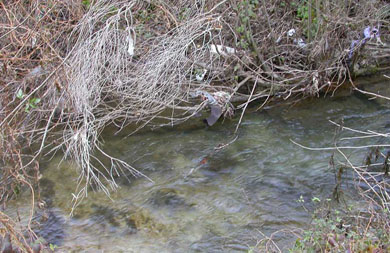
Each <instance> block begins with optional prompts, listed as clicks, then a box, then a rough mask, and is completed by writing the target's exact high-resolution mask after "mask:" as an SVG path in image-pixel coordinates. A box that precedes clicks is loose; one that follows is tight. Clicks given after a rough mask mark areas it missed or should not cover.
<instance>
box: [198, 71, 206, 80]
mask: <svg viewBox="0 0 390 253" xmlns="http://www.w3.org/2000/svg"><path fill="white" fill-rule="evenodd" d="M206 74H207V69H203V70H202V72H200V71H197V73H196V75H195V79H196V80H197V81H203V79H204V77H205V76H206Z"/></svg>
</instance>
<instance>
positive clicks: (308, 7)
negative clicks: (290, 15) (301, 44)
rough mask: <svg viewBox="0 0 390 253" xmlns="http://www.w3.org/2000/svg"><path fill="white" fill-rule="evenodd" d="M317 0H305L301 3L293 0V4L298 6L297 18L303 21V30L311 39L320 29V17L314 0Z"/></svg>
mask: <svg viewBox="0 0 390 253" xmlns="http://www.w3.org/2000/svg"><path fill="white" fill-rule="evenodd" d="M316 1H317V0H304V1H300V2H299V3H296V2H292V3H291V5H292V6H294V7H295V8H296V13H297V18H298V19H299V21H300V22H301V23H302V26H303V31H304V33H305V34H306V36H307V38H308V39H309V41H310V40H311V38H313V37H314V36H315V34H316V33H317V31H318V17H317V13H316V11H315V8H312V6H314V4H315V3H314V2H316Z"/></svg>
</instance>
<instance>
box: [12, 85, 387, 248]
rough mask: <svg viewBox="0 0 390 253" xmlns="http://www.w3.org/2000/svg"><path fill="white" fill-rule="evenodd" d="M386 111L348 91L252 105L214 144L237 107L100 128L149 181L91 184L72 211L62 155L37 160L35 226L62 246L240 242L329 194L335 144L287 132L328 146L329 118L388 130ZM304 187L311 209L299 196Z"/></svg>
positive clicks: (69, 174)
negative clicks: (188, 118) (149, 124)
mask: <svg viewBox="0 0 390 253" xmlns="http://www.w3.org/2000/svg"><path fill="white" fill-rule="evenodd" d="M387 85H388V82H385V81H381V82H379V83H377V84H373V83H372V81H370V82H367V84H366V86H370V87H380V88H381V89H383V87H386V86H387ZM378 89H379V88H378ZM374 90H375V88H374ZM386 90H388V89H387V88H386ZM342 93H344V94H342ZM389 112H390V107H389V105H388V104H387V102H380V101H377V100H368V99H367V97H364V96H362V95H358V94H356V93H350V92H341V93H340V94H338V95H336V96H334V97H327V98H317V99H313V100H310V101H304V102H301V103H298V104H296V105H294V106H284V107H275V108H271V109H267V110H262V111H258V112H256V111H255V110H253V112H251V113H248V114H247V115H246V116H245V117H244V118H243V120H242V124H241V127H240V129H239V131H238V137H237V139H236V140H235V141H234V142H232V143H231V144H230V145H227V146H226V147H224V148H222V149H220V150H216V149H215V147H219V146H220V145H221V144H226V143H229V142H230V141H232V139H233V137H234V130H235V127H236V124H237V122H238V118H239V117H236V118H235V119H233V120H230V121H229V120H226V121H225V122H218V123H217V124H216V125H214V126H213V127H208V128H207V127H205V126H204V125H201V124H199V123H194V124H193V125H192V126H188V125H187V126H182V127H174V128H165V129H159V130H156V131H145V132H142V133H138V134H135V135H132V136H129V137H127V138H125V137H126V133H119V134H118V135H116V136H113V135H112V133H105V134H104V136H103V137H104V149H105V150H107V151H108V152H109V153H110V154H111V155H113V156H116V157H118V158H120V159H123V160H125V161H127V162H129V163H130V164H132V165H133V166H134V167H135V168H137V169H139V170H140V171H142V172H143V173H144V174H146V175H147V176H148V177H149V178H150V179H152V180H153V182H151V181H149V180H147V179H145V178H138V179H134V178H130V179H131V180H130V182H129V181H127V180H125V179H119V183H120V186H121V187H120V189H119V190H118V191H117V192H115V193H113V194H112V196H111V197H112V200H110V199H108V198H107V197H105V196H104V194H103V193H100V192H98V193H93V192H90V194H89V195H88V198H87V199H85V200H84V202H82V204H81V205H80V206H78V207H77V209H76V211H75V215H74V216H73V217H71V218H70V217H68V216H67V215H68V214H69V212H70V208H71V206H72V203H71V202H70V201H71V192H73V191H74V189H75V187H76V181H77V172H76V169H75V168H74V167H73V166H72V165H71V164H70V163H67V162H62V163H59V162H60V157H54V158H52V159H51V160H48V161H44V162H42V166H43V167H44V171H43V178H42V180H41V188H42V198H43V199H44V200H45V201H46V202H47V205H48V206H49V207H50V208H51V211H50V212H49V215H48V216H49V219H47V217H46V218H45V220H44V222H43V227H42V228H41V230H38V233H39V234H40V235H41V236H42V237H45V238H46V240H48V241H50V242H51V243H52V244H55V245H57V246H58V249H59V251H64V252H69V251H73V252H247V251H248V250H249V249H250V248H251V247H253V246H255V245H256V243H257V241H258V240H260V239H262V238H264V235H265V236H270V235H271V234H272V233H274V232H276V231H278V230H281V229H294V228H303V229H304V228H307V227H308V225H309V224H310V221H311V217H312V213H311V211H312V210H313V209H314V208H315V207H314V204H313V203H312V202H311V199H312V198H313V197H318V198H320V199H321V200H323V201H325V199H327V198H330V197H331V196H332V191H333V189H334V187H335V173H334V171H333V168H332V167H331V166H329V159H330V157H331V155H332V151H310V150H305V149H303V148H300V147H298V146H297V145H296V144H294V143H293V142H292V141H291V140H294V141H295V142H298V143H301V144H303V145H305V146H310V147H329V146H333V143H334V138H333V136H334V132H335V126H334V125H332V124H331V123H330V122H329V120H334V121H340V119H343V120H344V125H345V126H348V127H352V128H356V129H360V130H365V129H371V130H377V131H382V132H385V131H386V127H388V123H389V121H390V119H389V118H388V115H389ZM194 121H199V122H201V119H195V120H194ZM344 135H345V136H348V135H350V134H349V133H345V134H344ZM361 142H362V143H364V140H363V141H361ZM345 143H348V142H345ZM355 143H356V142H355ZM364 152H366V151H364ZM356 157H358V158H357V159H358V161H359V162H361V161H360V160H363V156H361V155H360V156H356ZM359 159H360V160H359ZM352 185H353V180H352V175H347V176H346V181H345V182H344V184H343V189H344V192H345V198H346V199H347V201H350V202H351V201H352V202H353V201H355V200H354V199H355V196H356V195H357V194H356V192H355V191H354V189H353V187H352ZM301 196H302V197H303V199H304V200H305V203H304V205H305V208H306V209H308V211H306V210H305V208H303V207H302V203H300V202H299V201H297V200H298V199H299V198H300V197H301ZM24 198H25V199H23V197H22V201H21V200H18V201H16V202H15V203H13V204H12V205H13V210H14V211H15V212H16V210H18V211H19V212H20V213H23V211H26V210H28V207H29V197H28V196H24ZM46 216H47V214H46ZM26 217H28V216H27V215H26ZM39 218H40V217H39V215H38V217H37V218H36V219H39ZM273 239H274V241H275V242H277V243H278V244H279V245H281V247H282V248H283V247H284V249H286V248H288V247H291V246H292V245H293V244H294V241H295V239H296V237H294V235H292V234H289V233H284V234H282V233H280V234H275V235H274V237H273Z"/></svg>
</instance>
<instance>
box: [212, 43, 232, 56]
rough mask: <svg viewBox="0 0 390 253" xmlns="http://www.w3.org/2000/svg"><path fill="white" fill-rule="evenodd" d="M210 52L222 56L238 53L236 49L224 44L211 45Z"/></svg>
mask: <svg viewBox="0 0 390 253" xmlns="http://www.w3.org/2000/svg"><path fill="white" fill-rule="evenodd" d="M210 53H212V54H219V55H222V56H228V55H232V54H235V53H236V50H235V49H234V48H232V47H226V46H222V45H214V44H212V45H211V46H210Z"/></svg>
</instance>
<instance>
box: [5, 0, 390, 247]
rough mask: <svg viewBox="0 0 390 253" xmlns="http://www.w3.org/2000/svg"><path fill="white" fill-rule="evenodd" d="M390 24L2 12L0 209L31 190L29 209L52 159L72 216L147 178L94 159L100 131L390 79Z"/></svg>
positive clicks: (142, 11) (330, 17) (247, 12)
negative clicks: (63, 173) (58, 161)
mask: <svg viewBox="0 0 390 253" xmlns="http://www.w3.org/2000/svg"><path fill="white" fill-rule="evenodd" d="M389 17H390V7H389V5H388V3H387V2H386V1H380V0H372V1H358V0H350V1H341V0H340V1H339V0H332V1H331V0H313V1H311V0H310V1H303V0H296V1H282V0H272V1H265V0H244V1H239V0H230V1H227V0H218V1H214V0H211V1H205V0H198V1H192V0H191V1H190V0H180V1H179V0H172V1H166V0H147V1H137V0H126V1H120V0H119V1H110V0H101V1H93V0H83V1H79V0H77V1H76V0H69V1H60V0H48V1H38V0H32V1H21V0H16V1H15V0H3V1H0V67H1V78H0V145H1V148H0V156H1V161H2V162H1V168H2V169H1V184H0V194H1V202H2V203H3V204H5V203H6V202H7V200H9V199H12V198H14V197H15V196H16V195H17V194H18V193H19V192H20V191H22V190H26V189H28V190H31V192H32V196H33V199H32V206H33V207H34V206H35V205H36V204H37V203H39V192H36V189H38V186H39V178H40V172H39V171H40V168H39V159H40V158H41V157H42V156H52V155H54V154H55V153H57V152H60V153H61V154H63V157H64V159H67V160H71V161H73V162H74V163H75V164H76V165H77V166H78V168H79V174H80V178H79V187H78V189H75V193H74V194H73V197H74V199H73V201H74V203H75V207H76V206H77V204H78V203H80V201H81V200H82V199H83V198H84V197H86V196H87V193H88V189H90V188H89V186H90V187H92V188H93V189H96V190H102V191H104V192H106V193H107V194H109V192H110V191H111V190H115V189H116V188H117V187H118V185H117V184H116V182H115V179H116V178H117V177H120V176H126V177H129V179H131V178H132V177H134V176H135V177H141V176H146V175H143V174H142V172H141V171H139V170H137V169H136V168H133V167H132V166H131V165H130V164H128V163H126V162H124V161H122V160H119V159H117V158H116V157H114V156H112V154H110V153H109V151H107V150H104V149H103V148H102V145H101V139H100V134H101V133H102V131H103V129H104V128H105V127H107V126H112V127H116V128H117V130H118V131H121V130H122V129H124V128H125V127H126V126H129V125H131V126H135V129H136V130H139V129H142V128H144V127H150V126H153V127H160V126H172V125H176V124H179V123H182V122H184V121H187V120H197V119H194V117H193V116H195V115H196V114H198V113H199V112H201V111H202V110H205V109H207V108H208V107H211V106H210V104H212V103H214V102H215V101H217V103H218V106H219V108H220V109H218V113H217V116H216V117H217V119H218V117H225V116H226V117H228V116H232V114H233V112H234V111H235V112H236V113H237V114H239V115H240V114H241V115H242V114H244V113H245V109H246V108H247V105H248V104H249V103H257V106H258V108H259V109H261V108H263V107H264V106H265V105H266V104H268V103H272V102H283V101H287V100H288V101H291V100H297V99H302V98H305V97H309V96H323V95H332V93H333V92H334V91H335V90H337V88H339V87H340V86H342V85H343V84H348V85H350V84H351V81H353V79H354V78H355V77H356V76H358V75H363V74H372V73H374V72H377V71H380V70H381V68H383V67H388V65H387V66H386V63H387V64H388V59H389V56H390V54H389V52H390V50H389V47H388V46H387V45H386V42H387V41H388V32H389V31H388V27H389ZM367 29H368V30H367ZM352 83H353V82H352ZM199 97H201V98H202V99H199ZM213 99H214V100H213ZM211 109H212V110H213V108H211ZM34 193H35V194H34ZM34 196H36V197H35V198H34ZM37 197H38V198H37ZM0 214H1V215H0V221H1V222H2V223H3V225H4V226H5V227H6V228H7V229H8V231H9V233H10V234H11V235H12V238H13V240H15V241H18V240H19V245H20V247H21V248H24V249H25V250H26V251H31V250H32V249H31V247H30V246H29V244H28V243H27V242H26V241H24V242H23V240H25V239H23V240H22V239H21V238H24V237H23V236H22V233H21V232H20V231H16V230H15V229H14V228H15V226H14V225H13V221H12V220H11V219H10V218H9V217H8V216H7V215H6V214H5V213H3V212H1V213H0ZM32 234H33V233H32ZM32 236H33V235H32Z"/></svg>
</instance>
